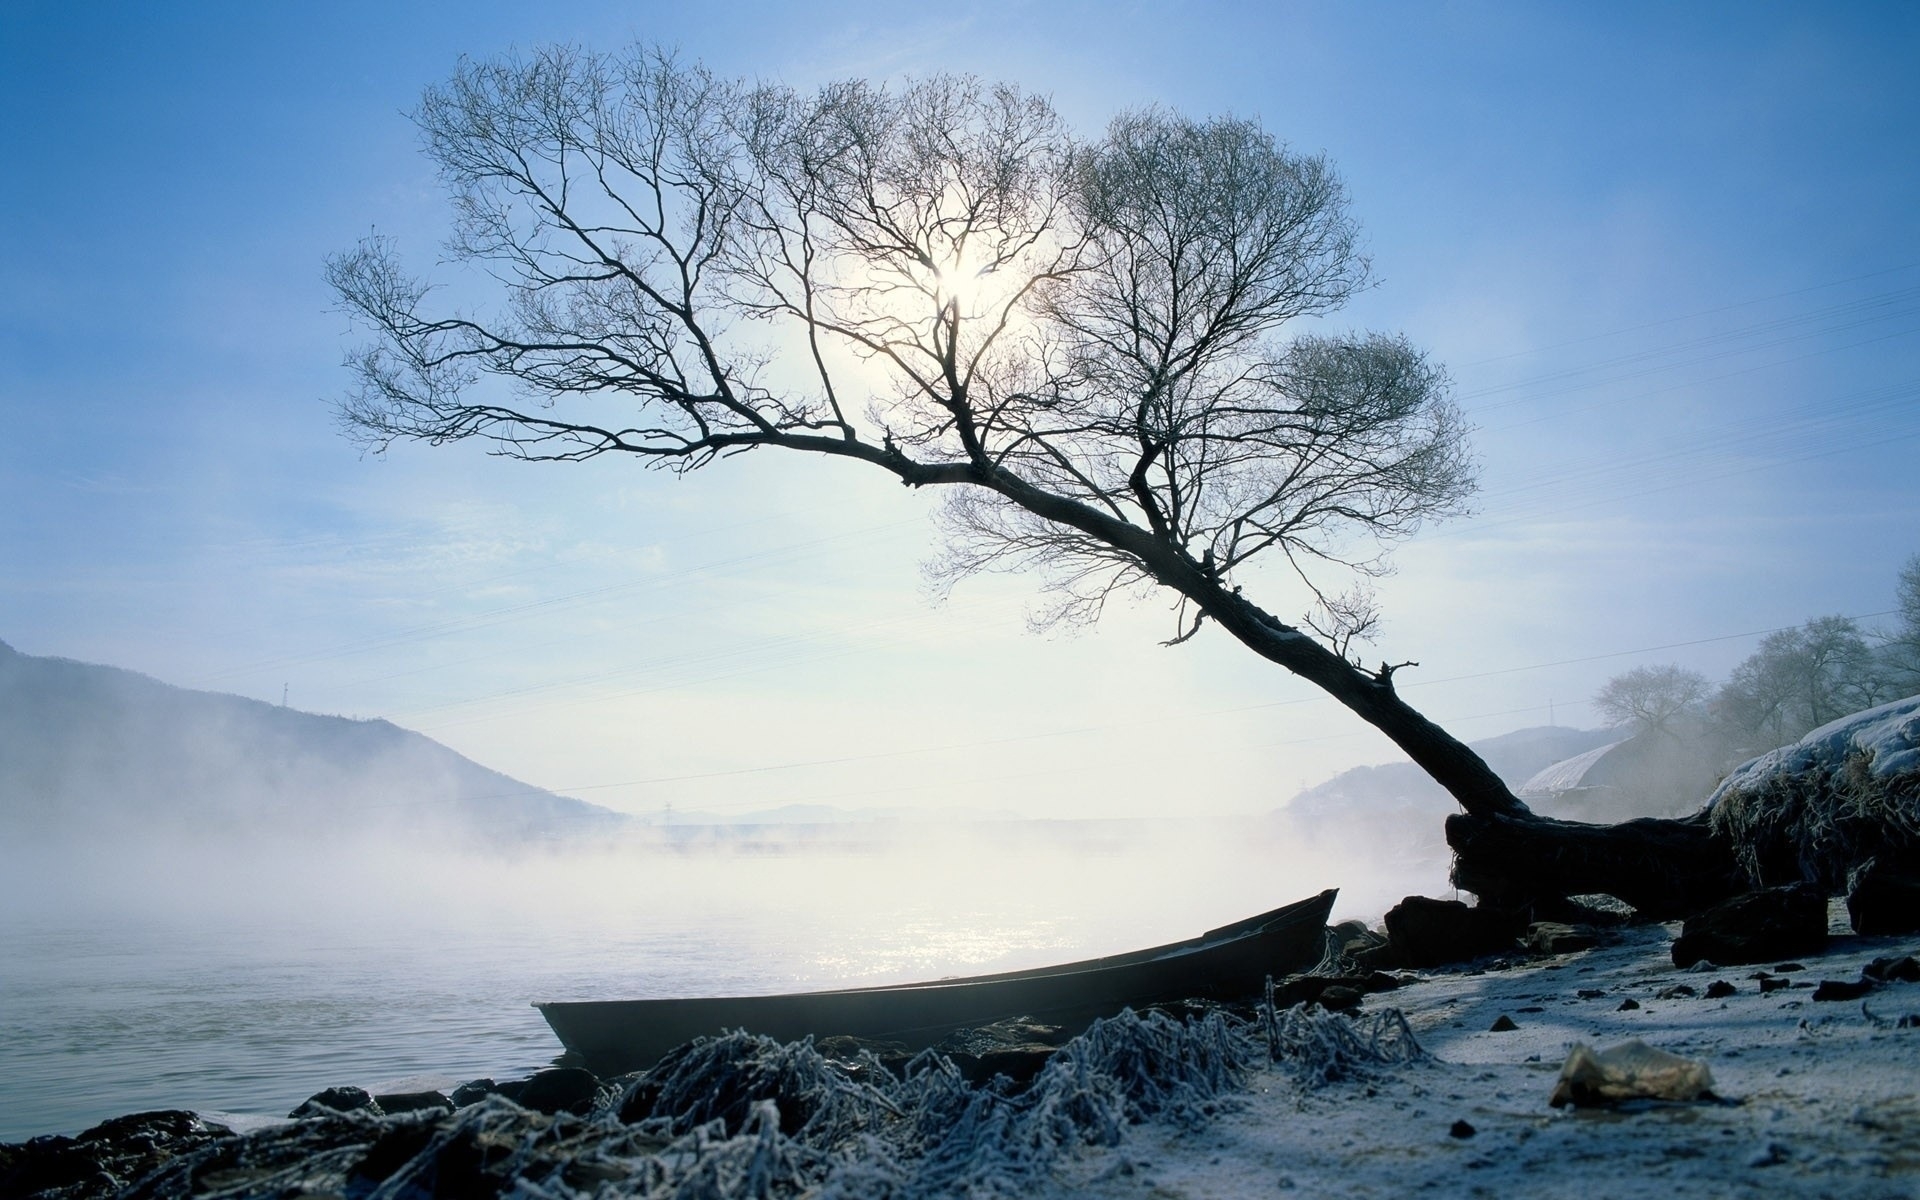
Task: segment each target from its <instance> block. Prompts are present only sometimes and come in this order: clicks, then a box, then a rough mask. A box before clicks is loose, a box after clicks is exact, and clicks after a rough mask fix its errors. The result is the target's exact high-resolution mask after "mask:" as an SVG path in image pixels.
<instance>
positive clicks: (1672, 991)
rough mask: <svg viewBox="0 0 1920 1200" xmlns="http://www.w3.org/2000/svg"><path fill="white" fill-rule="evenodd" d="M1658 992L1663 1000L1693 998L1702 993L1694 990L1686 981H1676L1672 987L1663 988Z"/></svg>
mask: <svg viewBox="0 0 1920 1200" xmlns="http://www.w3.org/2000/svg"><path fill="white" fill-rule="evenodd" d="M1656 994H1657V995H1658V996H1659V997H1660V999H1662V1000H1691V999H1693V998H1694V997H1695V996H1698V995H1699V994H1700V993H1699V992H1696V991H1694V990H1693V989H1692V988H1690V987H1688V986H1687V985H1686V984H1684V983H1676V984H1674V985H1673V986H1672V987H1669V988H1661V989H1660V991H1659V992H1658V993H1656Z"/></svg>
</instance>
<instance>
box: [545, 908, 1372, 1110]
mask: <svg viewBox="0 0 1920 1200" xmlns="http://www.w3.org/2000/svg"><path fill="white" fill-rule="evenodd" d="M1334 896H1335V892H1333V891H1331V890H1329V891H1326V892H1323V893H1321V894H1320V895H1318V896H1314V897H1311V898H1309V899H1306V900H1302V901H1299V902H1298V903H1295V904H1290V905H1287V906H1286V907H1284V908H1278V909H1274V910H1273V911H1272V912H1268V913H1262V914H1260V915H1259V916H1257V917H1250V918H1248V919H1247V920H1245V921H1240V922H1236V923H1235V924H1233V925H1230V926H1226V927H1224V928H1222V929H1217V930H1213V931H1211V932H1209V933H1205V934H1202V935H1201V936H1199V937H1197V938H1192V939H1189V940H1188V941H1184V942H1176V943H1173V944H1171V945H1167V946H1156V947H1154V948H1152V949H1149V950H1140V951H1135V952H1133V953H1131V954H1119V955H1113V956H1110V957H1107V958H1098V959H1089V960H1086V961H1084V962H1078V963H1067V964H1064V965H1061V966H1055V967H1042V968H1037V969H1034V970H1029V971H1010V972H1005V973H1002V974H998V975H980V976H973V977H969V978H965V979H944V980H935V981H931V982H927V983H910V984H897V985H891V986H886V987H868V988H846V989H841V990H837V991H822V992H802V993H798V994H791V995H783V996H727V997H708V998H689V999H660V1000H589V1001H568V1002H551V1003H543V1004H538V1005H536V1006H535V1007H537V1008H538V1009H539V1010H540V1012H541V1014H542V1015H543V1016H545V1017H546V1019H547V1023H548V1024H549V1025H551V1026H552V1027H553V1031H554V1033H556V1034H557V1035H559V1038H560V1041H561V1043H562V1044H563V1045H565V1046H566V1047H567V1049H568V1050H570V1051H572V1052H574V1053H575V1054H576V1055H578V1056H579V1058H580V1060H581V1061H582V1062H583V1064H584V1065H585V1066H587V1067H588V1068H589V1069H591V1070H594V1071H597V1072H599V1073H601V1074H608V1073H613V1072H619V1071H630V1070H638V1069H641V1068H644V1067H648V1066H651V1065H653V1064H654V1063H655V1062H657V1061H659V1059H660V1058H661V1057H662V1056H664V1055H665V1054H666V1053H667V1051H669V1050H672V1049H673V1048H674V1047H676V1046H679V1045H681V1044H682V1043H684V1042H688V1041H691V1040H692V1039H693V1038H696V1037H700V1036H703V1035H712V1034H718V1033H721V1032H723V1031H725V1030H730V1029H745V1030H747V1031H748V1032H750V1033H758V1034H764V1035H766V1036H768V1037H772V1038H776V1039H778V1040H780V1041H793V1040H796V1039H799V1038H802V1037H806V1036H809V1035H812V1036H815V1037H828V1036H835V1035H846V1036H851V1037H857V1038H864V1039H868V1040H873V1041H886V1042H895V1043H899V1044H901V1045H903V1046H905V1047H906V1048H907V1049H908V1050H919V1049H923V1048H925V1047H927V1046H931V1045H933V1044H934V1043H936V1042H938V1041H939V1040H940V1039H941V1038H943V1037H945V1036H946V1035H947V1034H949V1033H952V1032H953V1031H954V1030H956V1029H966V1028H970V1027H975V1026H980V1025H987V1024H991V1023H993V1022H994V1021H998V1020H1002V1019H1005V1018H1008V1017H1016V1016H1019V1017H1030V1018H1032V1019H1034V1020H1036V1021H1041V1022H1044V1023H1047V1024H1051V1025H1059V1026H1063V1027H1065V1028H1066V1029H1067V1030H1068V1031H1069V1032H1078V1031H1079V1030H1081V1029H1084V1028H1085V1027H1086V1026H1088V1025H1090V1024H1092V1023H1093V1022H1094V1021H1095V1020H1097V1019H1099V1018H1101V1017H1106V1016H1112V1015H1114V1014H1115V1013H1117V1012H1119V1011H1120V1010H1121V1009H1123V1008H1128V1007H1137V1006H1140V1005H1146V1004H1155V1003H1165V1002H1171V1001H1177V1000H1185V999H1193V998H1205V999H1215V1000H1238V999H1244V998H1247V997H1250V996H1253V995H1256V994H1258V993H1259V991H1260V989H1261V987H1262V985H1263V984H1264V982H1265V980H1266V978H1267V977H1268V976H1269V975H1273V976H1278V975H1282V974H1286V973H1288V972H1291V971H1298V970H1301V969H1303V968H1304V967H1307V966H1310V965H1312V964H1313V963H1315V962H1317V961H1318V960H1319V957H1320V954H1321V949H1322V936H1321V933H1322V930H1324V929H1325V927H1326V922H1327V916H1328V914H1329V912H1330V911H1331V909H1332V907H1333V899H1334Z"/></svg>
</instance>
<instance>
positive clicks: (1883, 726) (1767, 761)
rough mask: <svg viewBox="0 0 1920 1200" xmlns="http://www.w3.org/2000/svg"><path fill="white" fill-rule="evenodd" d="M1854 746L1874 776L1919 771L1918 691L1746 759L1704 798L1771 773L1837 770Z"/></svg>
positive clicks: (1710, 800)
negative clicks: (1864, 754) (1913, 694)
mask: <svg viewBox="0 0 1920 1200" xmlns="http://www.w3.org/2000/svg"><path fill="white" fill-rule="evenodd" d="M1856 751H1864V752H1865V753H1866V754H1867V755H1868V756H1869V758H1868V768H1867V769H1868V772H1869V773H1870V774H1872V775H1873V776H1874V777H1875V778H1879V779H1886V778H1889V777H1891V776H1894V775H1902V774H1905V773H1907V772H1909V771H1920V696H1908V697H1907V698H1906V699H1905V700H1895V701H1893V702H1892V703H1891V704H1882V705H1881V706H1880V707H1878V708H1869V709H1867V710H1865V711H1864V712H1857V713H1854V714H1852V715H1851V716H1845V717H1841V718H1840V719H1839V720H1837V721H1830V722H1828V723H1827V724H1825V725H1822V726H1821V727H1820V728H1818V729H1816V730H1814V731H1813V732H1812V733H1809V734H1808V735H1807V736H1805V737H1803V738H1801V739H1800V740H1799V741H1797V742H1795V743H1794V744H1793V745H1791V746H1782V747H1780V748H1779V749H1778V750H1769V751H1767V752H1766V753H1765V754H1762V755H1761V756H1760V757H1758V758H1755V759H1751V760H1749V761H1748V762H1746V763H1744V764H1742V765H1741V766H1739V767H1736V768H1735V769H1734V771H1733V773H1732V774H1731V775H1728V776H1727V777H1726V778H1725V779H1723V780H1721V782H1720V786H1719V787H1717V788H1715V789H1714V792H1713V795H1712V796H1711V797H1709V798H1708V800H1707V803H1708V804H1709V805H1711V804H1714V803H1715V802H1717V801H1718V800H1719V799H1720V797H1722V796H1724V795H1726V794H1727V793H1728V792H1734V791H1747V790H1750V789H1752V788H1755V787H1758V786H1760V785H1761V784H1763V783H1764V782H1765V781H1766V780H1768V779H1770V778H1772V777H1773V776H1775V775H1803V774H1806V773H1808V772H1810V771H1815V770H1821V771H1837V770H1839V769H1840V767H1841V765H1842V764H1843V763H1845V762H1846V760H1847V756H1848V755H1850V754H1853V753H1854V752H1856Z"/></svg>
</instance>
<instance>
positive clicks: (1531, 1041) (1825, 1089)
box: [1054, 906, 1920, 1200]
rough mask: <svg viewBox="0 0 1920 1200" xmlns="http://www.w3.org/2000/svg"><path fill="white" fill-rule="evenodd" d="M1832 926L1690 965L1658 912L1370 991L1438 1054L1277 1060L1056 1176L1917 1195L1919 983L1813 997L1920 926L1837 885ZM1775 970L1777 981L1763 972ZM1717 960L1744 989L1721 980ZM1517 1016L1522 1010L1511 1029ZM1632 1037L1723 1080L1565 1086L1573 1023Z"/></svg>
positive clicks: (1448, 1188)
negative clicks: (1871, 931)
mask: <svg viewBox="0 0 1920 1200" xmlns="http://www.w3.org/2000/svg"><path fill="white" fill-rule="evenodd" d="M1834 931H1835V933H1836V935H1837V936H1835V938H1834V939H1833V941H1832V942H1831V943H1830V950H1829V952H1828V953H1826V954H1824V955H1821V956H1819V957H1812V958H1807V959H1805V960H1803V962H1804V966H1805V970H1803V971H1790V972H1778V971H1776V970H1775V967H1776V966H1778V965H1779V964H1769V965H1768V966H1767V967H1765V968H1758V967H1737V968H1726V969H1722V970H1719V971H1715V972H1712V973H1698V972H1692V971H1683V970H1677V969H1675V968H1674V967H1673V965H1672V963H1671V962H1670V961H1669V958H1668V946H1669V944H1670V940H1671V935H1672V934H1673V933H1674V932H1675V927H1673V926H1667V927H1664V928H1663V927H1661V926H1650V927H1644V928H1641V929H1635V930H1629V931H1626V932H1625V933H1624V934H1623V940H1622V941H1621V942H1620V943H1619V944H1617V945H1613V946H1608V947H1603V948H1600V949H1595V950H1591V951H1586V952H1582V953H1579V954H1571V955H1564V956H1560V957H1558V958H1554V959H1547V960H1543V961H1542V962H1541V963H1540V965H1531V964H1520V965H1516V966H1514V967H1512V968H1511V969H1505V970H1485V971H1482V972H1479V973H1469V972H1460V973H1449V974H1440V975H1436V976H1434V977H1433V978H1430V979H1427V980H1424V981H1422V982H1419V983H1415V984H1412V985H1409V986H1407V987H1404V988H1402V989H1400V990H1398V991H1394V992H1388V993H1382V994H1377V995H1374V996H1371V997H1369V999H1368V1004H1369V1005H1370V1006H1373V1005H1379V1006H1385V1005H1387V1004H1392V1005H1394V1006H1396V1007H1398V1008H1399V1009H1400V1010H1401V1011H1402V1012H1403V1013H1404V1014H1405V1016H1406V1019H1407V1021H1408V1023H1409V1024H1410V1026H1411V1028H1412V1030H1413V1032H1414V1033H1415V1035H1416V1036H1417V1037H1418V1038H1419V1040H1420V1043H1421V1045H1422V1046H1423V1047H1424V1048H1425V1049H1426V1050H1427V1052H1428V1053H1429V1055H1430V1056H1431V1057H1430V1058H1428V1059H1426V1060H1425V1061H1421V1062H1416V1063H1412V1064H1409V1065H1407V1066H1404V1067H1400V1068H1397V1069H1395V1070H1394V1071H1393V1073H1391V1074H1390V1075H1388V1076H1385V1077H1380V1076H1375V1077H1372V1078H1369V1079H1364V1080H1353V1081H1346V1082H1340V1081H1336V1082H1332V1083H1329V1084H1326V1085H1325V1086H1322V1087H1318V1088H1315V1089H1312V1090H1305V1091H1303V1090H1300V1089H1299V1088H1297V1087H1296V1086H1294V1084H1293V1082H1292V1080H1291V1079H1290V1078H1289V1077H1288V1076H1287V1075H1286V1073H1285V1072H1283V1071H1278V1070H1274V1071H1266V1072H1262V1073H1260V1074H1259V1075H1256V1076H1255V1077H1254V1078H1252V1079H1251V1080H1250V1086H1249V1091H1248V1093H1247V1095H1246V1102H1245V1104H1244V1105H1243V1106H1242V1107H1241V1108H1240V1109H1239V1110H1238V1111H1234V1112H1229V1113H1226V1114H1224V1115H1222V1116H1220V1117H1218V1118H1216V1119H1215V1120H1213V1121H1211V1122H1210V1123H1208V1124H1207V1125H1206V1126H1205V1127H1204V1128H1203V1129H1200V1130H1197V1131H1188V1130H1181V1129H1174V1128H1169V1127H1166V1126H1162V1125H1143V1126H1138V1127H1136V1128H1135V1129H1134V1130H1133V1131H1132V1134H1131V1136H1130V1137H1128V1138H1127V1139H1126V1140H1125V1141H1124V1142H1123V1143H1121V1144H1120V1145H1118V1146H1114V1147H1111V1148H1102V1149H1090V1150H1086V1151H1083V1152H1082V1153H1080V1154H1079V1155H1076V1156H1075V1157H1074V1158H1073V1159H1072V1160H1071V1161H1070V1162H1069V1163H1067V1164H1064V1165H1063V1166H1062V1168H1061V1170H1060V1173H1059V1175H1058V1176H1057V1183H1056V1190H1055V1193H1054V1194H1056V1195H1058V1196H1063V1197H1064V1196H1086V1197H1114V1198H1119V1197H1154V1198H1156V1200H1170V1198H1173V1197H1192V1198H1194V1200H1200V1198H1202V1197H1245V1196H1275V1195H1279V1196H1285V1195H1301V1196H1322V1195H1325V1196H1339V1197H1342V1198H1343V1200H1344V1198H1351V1197H1371V1196H1379V1197H1389V1196H1391V1197H1403V1196H1407V1195H1410V1194H1416V1193H1418V1194H1426V1195H1435V1196H1501V1197H1505V1196H1528V1197H1535V1196H1538V1197H1567V1198H1569V1200H1572V1198H1578V1200H1592V1198H1593V1197H1595V1196H1608V1197H1623V1196H1649V1197H1653V1196H1658V1197H1695V1196H1697V1197H1715V1198H1719V1197H1742V1196H1753V1197H1759V1196H1763V1195H1764V1196H1768V1197H1780V1196H1788V1197H1803V1196H1804V1197H1816V1196H1818V1197H1840V1198H1848V1200H1851V1198H1859V1200H1885V1198H1891V1197H1901V1198H1906V1200H1914V1198H1916V1197H1920V1028H1911V1027H1909V1028H1900V1027H1896V1026H1895V1025H1894V1024H1893V1022H1894V1021H1895V1020H1897V1018H1898V1017H1900V1016H1903V1015H1907V1014H1913V1013H1920V984H1889V985H1887V986H1886V987H1884V988H1882V989H1881V990H1879V991H1876V992H1874V993H1873V994H1871V995H1869V996H1868V997H1867V998H1866V1000H1865V1002H1864V1004H1865V1008H1864V1010H1863V1007H1862V1002H1861V1001H1853V1002H1846V1003H1824V1002H1822V1003H1816V1002H1814V1001H1813V1000H1812V999H1811V997H1812V995H1813V987H1814V985H1815V984H1817V983H1818V982H1819V981H1820V980H1822V979H1836V980H1853V979H1857V978H1859V976H1860V971H1861V968H1862V967H1863V966H1864V965H1865V964H1866V963H1868V962H1869V961H1870V960H1872V959H1874V958H1876V957H1881V956H1887V955H1905V954H1914V953H1916V952H1920V940H1916V939H1914V938H1911V937H1908V938H1866V937H1857V936H1854V935H1852V934H1851V933H1849V932H1847V927H1846V924H1845V920H1844V912H1843V910H1840V909H1838V907H1837V906H1836V909H1835V924H1834ZM1763 969H1764V970H1765V971H1767V972H1768V973H1769V975H1770V976H1771V979H1772V982H1770V983H1768V987H1769V989H1771V990H1768V991H1766V992H1764V993H1763V991H1762V989H1761V982H1762V981H1761V980H1758V979H1755V978H1752V976H1755V975H1757V974H1759V973H1760V972H1761V971H1762V970H1763ZM1716 981H1725V982H1726V983H1728V984H1731V985H1732V986H1733V988H1734V991H1733V994H1731V995H1727V996H1723V997H1718V998H1714V999H1709V998H1707V996H1706V992H1707V989H1708V988H1709V986H1711V985H1712V984H1713V983H1714V982H1716ZM1782 981H1785V982H1782ZM1677 988H1686V989H1690V990H1691V991H1692V992H1693V994H1692V995H1690V996H1689V995H1686V994H1684V993H1680V992H1675V991H1671V990H1670V989H1677ZM1715 990H1716V991H1718V990H1719V989H1715ZM1663 992H1665V993H1667V995H1666V996H1665V997H1663V996H1662V993H1663ZM1628 1001H1632V1002H1633V1003H1632V1005H1628V1004H1627V1002H1628ZM1503 1016H1504V1017H1507V1018H1509V1019H1510V1020H1511V1021H1512V1022H1513V1023H1514V1024H1515V1025H1516V1026H1517V1028H1515V1029H1513V1030H1511V1031H1508V1032H1503V1033H1495V1032H1492V1031H1491V1027H1492V1026H1493V1025H1494V1023H1495V1022H1496V1021H1497V1020H1498V1019H1499V1018H1501V1017H1503ZM1633 1039H1638V1040H1640V1041H1642V1042H1644V1043H1646V1044H1647V1045H1648V1046H1650V1047H1653V1048H1656V1049H1659V1050H1663V1051H1667V1052H1670V1053H1673V1054H1676V1055H1681V1056H1684V1057H1686V1058H1690V1059H1695V1060H1699V1061H1700V1062H1702V1063H1704V1064H1705V1065H1706V1067H1707V1068H1708V1069H1710V1071H1711V1073H1712V1080H1713V1088H1714V1094H1715V1095H1716V1096H1717V1097H1718V1099H1717V1100H1708V1101H1699V1102H1693V1103H1684V1104H1667V1103H1657V1102H1650V1101H1640V1102H1635V1103H1629V1104H1626V1105H1623V1106H1620V1107H1615V1108H1606V1107H1603V1108H1573V1107H1568V1108H1562V1109H1558V1110H1556V1109H1554V1108H1552V1107H1550V1106H1549V1103H1548V1101H1549V1098H1550V1097H1551V1095H1552V1094H1553V1091H1554V1088H1555V1084H1556V1082H1557V1081H1558V1079H1559V1077H1560V1073H1561V1068H1562V1065H1563V1063H1565V1061H1566V1059H1567V1056H1568V1053H1569V1051H1570V1049H1571V1048H1572V1047H1573V1046H1574V1045H1575V1044H1578V1043H1584V1044H1587V1045H1589V1046H1593V1047H1596V1048H1609V1047H1613V1046H1616V1045H1619V1044H1620V1043H1623V1042H1627V1041H1630V1040H1633Z"/></svg>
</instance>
